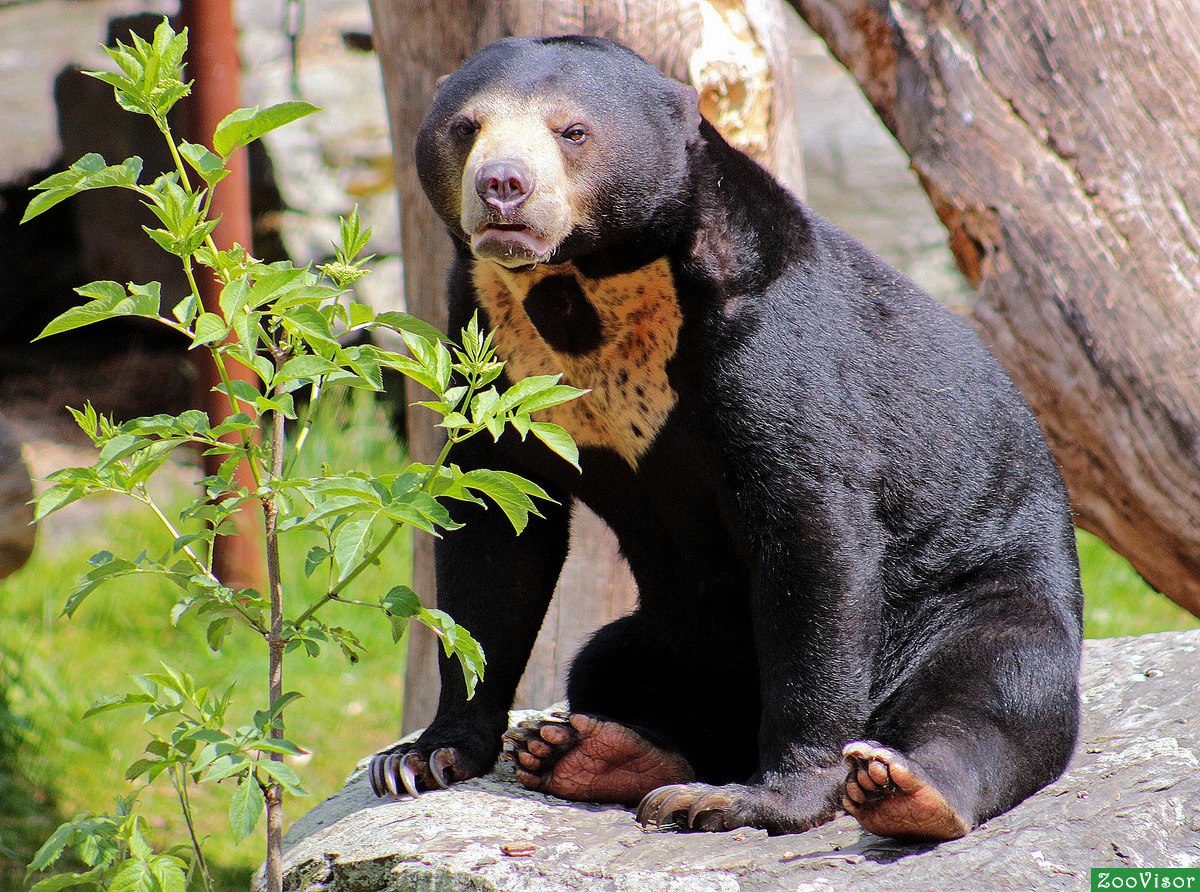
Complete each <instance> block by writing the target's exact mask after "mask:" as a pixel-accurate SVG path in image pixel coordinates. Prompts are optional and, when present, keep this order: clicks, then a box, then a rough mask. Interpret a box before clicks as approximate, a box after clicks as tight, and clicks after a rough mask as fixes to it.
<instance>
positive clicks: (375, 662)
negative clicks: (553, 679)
mask: <svg viewBox="0 0 1200 892" xmlns="http://www.w3.org/2000/svg"><path fill="white" fill-rule="evenodd" d="M306 448H307V449H308V450H309V451H308V455H307V456H306V461H307V462H311V463H312V467H313V469H314V470H315V469H317V468H319V466H320V464H321V463H322V462H329V463H330V464H331V465H332V466H333V467H334V468H336V469H338V470H350V469H355V468H357V469H361V470H372V471H374V472H375V473H384V472H386V471H391V470H394V469H395V468H397V467H399V466H400V465H401V464H402V462H403V455H402V454H401V451H400V448H399V446H398V445H397V443H396V440H395V437H394V435H393V433H392V431H391V430H390V427H389V425H388V424H387V421H386V418H385V417H384V415H383V412H382V410H381V409H379V408H378V407H376V405H375V403H374V400H373V399H371V398H370V396H369V395H365V394H364V395H363V396H362V397H358V398H355V399H353V400H349V401H342V402H340V403H337V404H330V405H329V406H328V409H327V410H325V411H322V413H321V414H320V417H319V418H318V419H317V422H316V424H315V426H314V429H313V431H312V433H311V434H310V435H309V440H308V445H307V447H306ZM191 497H192V492H191V491H190V490H189V491H181V492H179V493H178V498H177V501H178V503H180V504H182V503H185V502H186V501H187V500H189V499H190V498H191ZM110 504H112V507H113V508H115V507H116V506H115V504H114V503H110ZM81 507H83V508H85V509H86V507H87V503H86V502H84V503H83V505H82V506H81ZM52 520H53V518H52ZM43 532H47V531H46V530H44V531H43ZM51 539H57V540H58V541H50V540H51ZM169 543H170V539H169V537H168V536H166V535H165V534H164V533H163V531H162V529H161V527H160V526H159V525H158V522H157V521H156V519H155V518H154V517H153V515H152V514H150V512H149V511H148V510H146V511H142V510H141V509H140V507H139V506H136V505H133V506H132V507H131V508H130V509H129V510H119V511H117V510H111V509H109V510H106V511H104V512H102V513H97V514H96V515H95V524H94V526H92V527H91V528H85V529H84V531H83V532H82V533H78V534H73V535H71V536H69V537H62V536H60V537H51V536H43V537H42V541H41V542H40V543H39V546H38V549H37V551H36V553H35V555H34V557H33V558H32V559H31V561H30V563H29V564H28V565H27V566H26V567H24V568H23V569H22V570H21V571H20V572H18V573H17V574H15V575H14V576H13V577H11V578H10V579H8V580H5V581H4V582H0V641H4V642H6V643H7V645H8V649H9V651H10V653H9V654H7V655H6V656H7V659H8V665H9V667H10V668H11V670H12V671H11V672H9V673H8V674H9V675H10V678H9V679H8V681H9V686H8V689H7V690H8V691H9V693H10V699H11V700H12V703H11V711H12V716H13V719H12V720H13V721H15V722H17V723H18V724H22V727H21V728H19V730H20V733H21V734H23V735H24V743H25V745H24V746H23V750H24V752H23V753H22V754H21V756H20V759H19V762H20V764H18V765H16V766H13V769H12V770H11V771H9V772H7V773H6V774H5V776H4V778H3V780H9V779H11V783H9V784H8V785H7V786H6V785H5V783H4V782H0V834H3V835H2V836H0V888H14V889H15V888H20V886H19V885H11V884H10V883H9V882H6V880H11V878H12V877H14V876H19V874H17V873H16V870H17V868H18V867H19V868H21V869H23V866H24V865H23V863H22V862H21V859H22V858H24V859H26V860H27V859H28V857H29V855H31V854H32V851H31V850H30V844H31V840H30V837H31V836H33V837H36V839H35V840H33V843H34V847H35V848H36V845H40V843H41V842H42V841H43V840H44V838H45V837H46V836H48V835H49V832H50V830H52V829H53V826H54V822H53V820H52V818H50V817H47V813H52V812H53V811H55V810H57V812H58V815H59V816H73V815H75V814H79V813H81V812H87V811H108V810H111V809H112V807H113V802H114V800H115V798H116V797H117V796H118V795H122V794H124V793H125V792H127V791H128V790H129V784H128V782H127V781H125V780H124V772H125V769H126V767H128V766H129V765H130V764H131V763H132V762H133V761H135V760H136V759H137V758H138V757H139V754H140V753H141V752H142V749H143V747H144V746H145V744H146V742H147V737H146V735H145V732H144V731H143V730H142V728H141V726H140V724H139V723H140V720H141V715H140V714H139V712H138V711H137V710H136V709H128V710H122V711H118V712H115V713H107V714H104V715H101V716H97V717H96V718H93V719H88V720H81V719H80V715H81V714H82V713H83V711H84V710H85V709H86V708H87V707H88V706H89V705H90V704H91V703H92V702H93V701H94V700H95V699H97V698H98V697H100V696H101V695H104V694H108V693H115V692H122V691H125V690H129V689H131V688H132V684H131V682H130V681H129V678H128V675H129V674H130V673H143V672H153V671H158V670H159V664H158V661H159V660H162V661H164V662H167V663H169V664H171V665H172V666H175V667H178V668H180V669H183V670H184V671H187V672H189V673H191V674H192V675H193V676H194V677H195V678H196V680H197V682H198V683H206V684H211V685H213V686H214V687H218V688H223V687H224V686H227V685H228V684H230V683H234V682H236V683H237V691H238V694H237V698H236V701H235V702H236V703H237V704H238V708H237V709H235V710H234V711H232V712H231V724H243V723H246V722H248V721H249V717H250V714H251V713H252V712H253V711H254V710H255V709H261V708H263V707H265V705H266V700H267V690H266V688H267V685H266V660H267V654H266V645H265V643H264V642H263V641H262V639H261V638H258V637H257V636H255V635H254V634H253V633H251V632H248V631H238V632H231V634H230V636H229V638H228V639H227V640H226V642H225V645H224V647H223V649H222V651H221V653H220V654H213V653H212V652H211V651H209V650H208V648H207V646H206V644H205V638H204V627H203V625H202V624H200V623H197V622H194V621H193V620H191V619H190V618H188V617H185V618H184V619H183V620H182V622H181V623H180V625H179V626H178V627H176V628H172V627H171V625H170V622H169V619H168V617H169V614H170V610H171V606H172V605H173V604H174V602H175V600H176V599H177V590H175V589H174V588H173V587H170V586H163V585H155V584H150V583H149V582H147V581H143V580H137V581H134V582H130V581H127V580H125V579H123V580H120V581H119V582H115V583H112V584H109V585H108V586H107V587H104V588H102V589H100V590H99V591H98V592H97V593H96V594H94V595H92V596H91V597H90V598H89V599H88V601H87V602H86V603H85V604H84V605H83V607H81V608H80V610H79V612H78V613H77V614H76V615H75V617H74V619H72V620H65V619H59V618H58V613H59V611H60V610H61V608H62V604H63V602H64V601H65V599H66V597H67V594H68V593H69V592H70V590H71V588H72V586H73V585H74V584H75V582H76V580H77V579H78V577H79V576H81V575H82V573H83V571H84V570H85V569H86V563H85V562H86V560H87V558H88V557H90V556H91V555H92V554H94V553H95V552H97V551H100V550H102V549H107V550H109V551H112V552H113V553H114V554H117V555H129V556H132V555H135V554H137V553H138V552H139V551H141V549H142V548H147V547H149V548H165V547H166V546H167V545H168V544H169ZM314 544H316V541H315V539H310V538H307V537H306V534H294V535H293V536H292V537H290V540H288V539H285V540H284V547H285V553H284V556H283V569H284V578H285V593H290V600H289V603H291V604H292V605H293V608H292V610H291V611H290V612H291V613H292V614H293V615H294V614H295V613H296V612H297V610H298V609H299V605H302V604H307V603H308V602H309V601H311V600H312V599H314V598H315V597H316V596H317V595H318V594H319V593H320V592H321V591H322V588H321V584H322V582H323V580H321V579H318V578H316V576H314V578H313V579H306V578H305V577H304V572H303V567H304V556H305V554H306V552H307V551H308V549H309V548H310V547H311V546H312V545H314ZM317 575H320V574H317ZM411 575H412V573H411V558H410V548H409V540H408V539H407V538H405V537H398V538H397V540H396V543H395V544H394V545H393V546H392V547H391V548H390V549H389V550H388V552H387V553H386V554H385V555H384V557H383V559H382V561H381V566H380V567H379V568H378V569H377V570H374V571H371V572H369V573H368V574H365V575H364V578H363V580H362V581H361V582H360V584H359V585H360V588H359V592H361V593H364V594H365V593H375V592H380V591H383V590H386V588H388V587H390V586H392V585H394V584H396V583H398V582H408V581H409V580H410V579H411ZM351 594H352V595H353V591H352V592H351ZM322 616H323V617H324V618H325V619H326V621H331V622H333V623H335V624H337V625H342V626H345V627H347V628H349V629H351V630H352V631H354V633H355V634H356V635H357V636H358V637H359V638H360V639H361V640H362V642H363V643H364V644H365V645H366V647H367V653H366V654H365V655H364V656H363V657H362V658H361V659H359V661H358V662H357V663H356V664H350V663H349V662H347V660H346V659H345V658H343V657H342V655H341V653H340V652H339V651H338V650H337V648H333V649H331V650H330V649H327V650H326V651H325V652H324V653H322V655H321V656H320V657H319V658H316V659H313V658H310V657H308V656H306V655H305V654H304V652H303V649H300V650H297V651H294V652H292V653H291V654H289V655H288V658H287V662H286V665H285V670H284V671H285V676H284V688H285V690H298V691H301V692H302V693H303V694H304V695H305V696H304V698H303V699H301V700H299V701H298V702H296V703H295V704H293V705H292V706H290V707H289V708H288V714H287V715H288V726H287V735H288V737H289V738H291V739H292V740H294V741H296V742H297V743H299V744H300V745H301V746H303V747H305V748H307V749H310V750H311V751H312V753H311V756H308V757H301V760H300V762H299V763H296V762H295V761H294V760H293V764H294V765H295V767H296V769H297V770H298V771H299V773H300V775H301V777H302V778H303V779H304V782H305V783H306V784H307V786H308V787H309V789H310V790H311V791H312V793H313V796H312V797H311V798H306V799H300V798H290V799H289V801H288V803H287V808H288V812H287V819H288V820H289V821H292V820H295V819H296V818H297V817H299V816H300V815H301V814H303V813H304V812H305V811H307V810H308V809H309V808H311V807H312V806H313V805H314V804H316V802H318V801H320V799H321V798H322V797H324V796H326V795H328V794H330V793H332V792H333V791H334V790H336V789H338V788H339V787H340V786H341V784H342V783H343V781H344V780H345V778H346V776H347V775H348V774H349V773H350V771H351V770H352V769H353V767H354V764H355V762H357V761H358V760H359V759H361V758H362V757H363V756H365V755H368V754H369V753H371V752H372V751H373V750H374V749H377V748H379V747H382V746H383V745H385V744H386V743H388V742H390V741H392V740H394V739H395V738H396V737H397V736H398V732H399V727H400V703H399V698H400V694H401V692H402V687H403V686H402V678H403V665H404V652H403V648H402V647H398V646H397V645H395V644H393V643H392V640H391V633H390V628H389V626H388V624H387V623H386V622H380V620H381V619H382V614H381V613H379V612H378V611H374V610H365V609H363V608H355V607H352V606H346V605H338V604H331V605H327V606H326V608H325V609H324V610H323V611H322ZM0 665H3V664H0ZM4 715H5V713H4V712H3V710H0V733H2V726H3V721H4ZM289 759H290V757H289ZM193 790H194V792H193V804H194V806H195V808H196V811H197V813H198V815H199V818H200V829H201V832H202V834H204V835H207V836H209V837H210V842H209V844H208V846H207V847H206V853H207V855H208V857H209V859H210V862H211V863H212V864H213V866H214V868H216V871H215V872H216V873H217V874H218V876H219V883H220V887H221V888H222V889H228V890H235V889H236V890H241V892H244V890H245V889H248V888H249V883H250V874H251V871H252V870H254V869H256V868H257V866H258V865H259V864H260V863H261V862H262V858H263V848H262V843H261V834H255V835H254V836H253V837H251V838H250V839H248V840H247V841H246V842H244V843H242V844H241V845H236V844H235V843H234V842H233V838H232V835H231V833H230V831H229V828H228V817H227V815H228V808H229V799H230V796H231V795H232V792H233V786H232V784H220V785H215V786H214V785H212V784H204V785H201V786H200V787H199V788H193ZM31 792H32V793H33V795H34V796H36V797H37V798H31V795H30V794H31ZM10 794H11V795H10ZM26 802H34V803H35V804H36V803H38V802H40V803H41V804H40V806H38V807H36V808H33V809H29V808H24V810H23V811H22V803H26ZM142 802H143V808H142V810H143V813H144V814H145V816H146V817H147V819H148V820H149V821H150V822H151V825H152V828H153V830H154V831H155V832H156V834H157V836H158V841H159V842H161V843H166V844H171V843H175V842H182V841H183V840H185V839H186V833H185V829H184V827H183V824H182V818H181V817H180V815H179V809H178V807H177V805H176V802H175V799H174V794H173V792H172V791H171V789H170V786H169V784H168V783H167V782H166V778H165V777H164V778H162V779H161V780H160V781H159V782H156V783H155V784H153V785H152V786H151V787H150V788H149V789H148V790H147V791H146V792H145V793H143V795H142ZM33 817H39V821H40V824H41V825H44V826H38V827H36V828H33V827H32V824H31V823H30V822H31V820H32V818H33ZM24 826H30V827H31V828H32V829H33V830H34V832H32V833H17V832H16V830H17V829H18V828H21V827H24ZM259 829H260V831H261V829H262V827H261V824H260V827H259ZM6 849H7V851H6ZM6 856H7V857H6ZM6 868H7V869H6Z"/></svg>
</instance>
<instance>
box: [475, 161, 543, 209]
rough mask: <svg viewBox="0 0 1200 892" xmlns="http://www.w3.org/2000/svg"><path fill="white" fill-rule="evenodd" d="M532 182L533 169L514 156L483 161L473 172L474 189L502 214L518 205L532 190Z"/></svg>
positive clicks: (486, 202)
mask: <svg viewBox="0 0 1200 892" xmlns="http://www.w3.org/2000/svg"><path fill="white" fill-rule="evenodd" d="M533 184H534V178H533V171H532V170H530V169H529V168H528V167H526V166H525V165H524V164H523V163H522V162H520V161H518V160H517V159H515V158H503V159H500V160H497V161H488V162H485V163H484V164H481V165H479V170H477V171H476V172H475V191H476V192H478V193H479V197H480V198H482V199H483V201H484V203H485V204H488V205H491V206H492V207H493V208H495V209H496V210H497V211H499V212H500V214H501V215H502V216H507V215H508V214H510V213H512V211H514V210H516V209H517V208H518V207H520V205H521V203H522V202H523V201H525V199H527V198H528V197H529V196H530V194H531V193H532V192H533Z"/></svg>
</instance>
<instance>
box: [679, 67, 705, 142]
mask: <svg viewBox="0 0 1200 892" xmlns="http://www.w3.org/2000/svg"><path fill="white" fill-rule="evenodd" d="M675 102H676V104H677V105H678V107H679V112H680V116H681V117H682V119H683V125H684V128H685V129H686V131H687V134H688V138H689V139H690V138H691V137H692V136H695V135H697V134H699V132H700V94H699V93H697V92H696V88H695V87H692V86H690V85H689V84H682V83H680V82H679V81H676V82H675Z"/></svg>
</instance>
